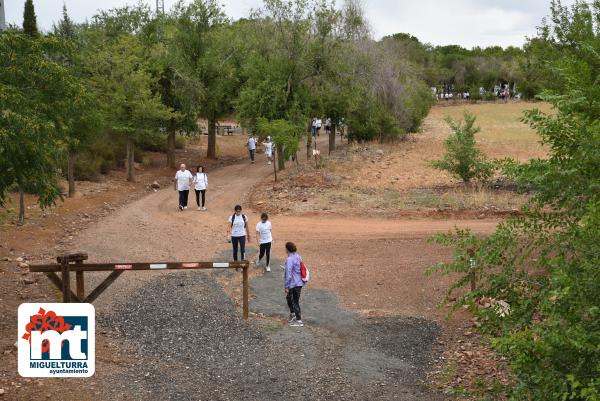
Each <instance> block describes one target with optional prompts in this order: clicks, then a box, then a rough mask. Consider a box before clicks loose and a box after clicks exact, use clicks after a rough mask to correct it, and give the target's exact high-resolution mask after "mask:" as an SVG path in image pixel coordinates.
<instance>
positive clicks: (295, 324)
mask: <svg viewBox="0 0 600 401" xmlns="http://www.w3.org/2000/svg"><path fill="white" fill-rule="evenodd" d="M290 326H293V327H304V322H303V321H302V320H295V319H294V321H293V322H291V323H290Z"/></svg>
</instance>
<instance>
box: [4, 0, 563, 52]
mask: <svg viewBox="0 0 600 401" xmlns="http://www.w3.org/2000/svg"><path fill="white" fill-rule="evenodd" d="M145 1H146V2H147V3H149V4H151V5H154V4H156V3H155V0H145ZM175 1H176V0H165V7H166V8H167V9H168V8H170V7H171V6H172V5H173V4H174V3H175ZM63 2H64V3H66V5H67V8H68V10H69V14H70V15H71V17H72V18H73V19H74V20H75V21H78V22H81V21H84V20H85V19H86V18H89V17H91V16H92V15H94V14H95V13H96V11H97V9H98V8H102V9H109V8H114V7H119V6H123V5H126V4H135V3H137V0H101V1H98V0H34V4H35V9H36V14H37V18H38V26H39V27H40V29H42V30H48V29H50V28H51V27H52V23H53V22H54V21H56V20H58V19H59V18H60V13H61V10H62V5H63ZM573 2H574V0H563V4H571V3H573ZM4 3H5V8H6V20H7V23H14V24H18V25H21V23H22V18H23V3H24V0H4ZM221 3H222V4H223V5H224V7H225V9H226V11H227V14H228V15H229V16H231V17H233V18H236V19H237V18H240V17H244V16H247V15H248V11H249V10H250V9H252V8H256V7H260V4H261V0H222V1H221ZM364 3H365V10H366V12H367V16H368V17H369V21H370V24H371V27H372V31H373V35H374V36H375V37H376V38H380V37H382V36H384V35H389V34H393V33H397V32H407V33H410V34H412V35H414V36H416V37H418V38H419V39H420V40H421V41H423V42H429V43H432V44H434V45H446V44H459V45H462V46H465V47H467V48H470V47H473V46H490V45H500V46H510V45H514V46H521V45H522V44H523V43H524V41H525V37H526V36H532V35H534V34H535V32H536V26H538V25H539V24H540V21H541V20H542V18H543V17H544V16H546V15H547V14H548V10H549V6H550V0H364ZM338 4H341V0H338Z"/></svg>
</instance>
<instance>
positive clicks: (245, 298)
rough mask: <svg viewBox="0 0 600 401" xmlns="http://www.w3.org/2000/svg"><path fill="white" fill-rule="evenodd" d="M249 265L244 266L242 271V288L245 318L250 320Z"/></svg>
mask: <svg viewBox="0 0 600 401" xmlns="http://www.w3.org/2000/svg"><path fill="white" fill-rule="evenodd" d="M248 266H249V265H246V266H244V270H243V272H242V275H243V289H242V298H243V300H242V309H243V313H244V320H248Z"/></svg>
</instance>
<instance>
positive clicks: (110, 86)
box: [86, 35, 173, 181]
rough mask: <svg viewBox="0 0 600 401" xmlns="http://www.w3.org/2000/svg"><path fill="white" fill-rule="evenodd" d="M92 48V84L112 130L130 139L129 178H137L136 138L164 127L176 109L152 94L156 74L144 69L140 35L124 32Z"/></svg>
mask: <svg viewBox="0 0 600 401" xmlns="http://www.w3.org/2000/svg"><path fill="white" fill-rule="evenodd" d="M90 50H91V51H92V52H93V54H87V55H86V58H87V60H88V61H87V69H88V73H89V75H90V85H91V86H92V88H93V90H94V91H96V93H98V96H99V99H100V104H101V105H102V107H103V116H104V118H105V119H106V122H107V125H108V127H109V129H110V130H111V131H112V132H115V133H118V134H122V135H123V136H124V137H125V139H126V145H127V147H126V168H127V180H128V181H134V180H135V169H134V151H135V144H136V141H138V140H139V139H140V138H141V137H143V136H147V135H151V134H153V133H154V132H155V131H156V127H157V126H164V125H165V124H166V122H168V121H169V119H170V118H172V116H173V114H172V113H173V112H172V110H171V109H169V108H168V107H166V106H164V105H163V104H162V102H161V99H160V95H159V94H152V91H151V87H152V85H153V81H152V77H151V75H150V74H149V73H148V72H147V71H146V69H145V68H144V67H145V61H146V60H145V59H144V58H143V57H142V51H143V49H142V46H141V44H140V42H139V39H138V38H137V37H135V36H131V35H122V36H119V37H117V38H116V39H114V40H111V41H107V42H103V45H102V46H101V47H100V48H94V49H90Z"/></svg>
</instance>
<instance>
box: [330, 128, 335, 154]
mask: <svg viewBox="0 0 600 401" xmlns="http://www.w3.org/2000/svg"><path fill="white" fill-rule="evenodd" d="M334 150H335V124H331V129H330V131H329V154H331V152H333V151H334Z"/></svg>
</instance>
